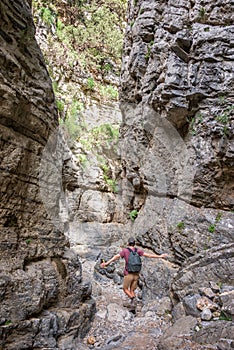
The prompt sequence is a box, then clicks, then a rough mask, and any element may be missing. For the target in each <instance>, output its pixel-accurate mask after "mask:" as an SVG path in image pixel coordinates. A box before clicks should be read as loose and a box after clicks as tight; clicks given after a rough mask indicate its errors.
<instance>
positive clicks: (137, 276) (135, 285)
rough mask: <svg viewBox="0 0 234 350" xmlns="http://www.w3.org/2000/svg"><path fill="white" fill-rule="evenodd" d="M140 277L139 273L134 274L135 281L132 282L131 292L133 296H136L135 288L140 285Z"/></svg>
mask: <svg viewBox="0 0 234 350" xmlns="http://www.w3.org/2000/svg"><path fill="white" fill-rule="evenodd" d="M138 279H139V275H138V274H137V275H135V276H134V279H133V281H132V283H131V286H130V292H131V293H132V295H133V298H135V296H136V294H135V289H136V288H137V286H138Z"/></svg>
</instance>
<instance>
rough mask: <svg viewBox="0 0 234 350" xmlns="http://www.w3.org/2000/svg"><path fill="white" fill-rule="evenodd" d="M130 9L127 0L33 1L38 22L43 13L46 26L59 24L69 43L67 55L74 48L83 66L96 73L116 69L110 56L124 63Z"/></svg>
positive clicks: (63, 42) (60, 35) (58, 31)
mask: <svg viewBox="0 0 234 350" xmlns="http://www.w3.org/2000/svg"><path fill="white" fill-rule="evenodd" d="M126 8H127V0H106V1H105V2H100V1H99V0H93V1H88V0H83V1H68V2H67V4H66V5H64V3H63V2H61V1H60V0H53V1H52V2H51V1H48V0H37V1H36V0H33V12H34V18H35V22H36V24H37V21H38V17H37V16H38V15H39V17H40V18H41V20H42V21H43V22H44V23H45V24H46V25H48V26H54V27H55V30H56V35H57V40H58V42H60V43H61V47H63V46H64V45H65V46H66V55H65V56H64V57H63V58H64V59H66V56H67V50H70V51H71V52H73V54H74V56H75V57H76V59H78V60H79V61H80V63H82V61H83V65H84V66H85V67H83V68H86V69H87V71H89V72H90V71H92V72H94V73H95V72H100V71H101V72H106V69H108V71H110V70H112V69H113V65H112V64H108V61H109V60H110V59H112V60H113V61H114V63H115V64H119V63H120V62H121V52H122V43H123V35H124V30H125V25H124V20H125V13H126ZM54 39H55V38H54ZM45 54H46V52H45ZM107 64H108V66H107ZM107 67H108V68H107Z"/></svg>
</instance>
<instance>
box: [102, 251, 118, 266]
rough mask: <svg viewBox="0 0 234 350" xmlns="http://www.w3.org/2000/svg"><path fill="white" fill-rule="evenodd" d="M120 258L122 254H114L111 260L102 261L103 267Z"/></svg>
mask: <svg viewBox="0 0 234 350" xmlns="http://www.w3.org/2000/svg"><path fill="white" fill-rule="evenodd" d="M119 258H120V254H116V255H114V256H113V257H112V258H111V259H110V260H108V261H106V262H103V263H101V267H105V266H108V265H109V264H111V263H112V262H113V261H115V260H118V259H119Z"/></svg>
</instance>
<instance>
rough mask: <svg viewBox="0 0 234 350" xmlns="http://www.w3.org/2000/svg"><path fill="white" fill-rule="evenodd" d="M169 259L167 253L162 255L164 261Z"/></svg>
mask: <svg viewBox="0 0 234 350" xmlns="http://www.w3.org/2000/svg"><path fill="white" fill-rule="evenodd" d="M168 257H169V255H168V254H167V253H164V254H161V255H160V258H163V259H165V258H168Z"/></svg>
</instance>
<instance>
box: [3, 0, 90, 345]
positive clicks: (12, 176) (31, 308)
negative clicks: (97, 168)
mask: <svg viewBox="0 0 234 350" xmlns="http://www.w3.org/2000/svg"><path fill="white" fill-rule="evenodd" d="M0 13H1V23H0V63H1V65H0V66H1V68H0V70H1V72H0V87H1V96H0V99H1V111H0V129H1V138H0V142H1V165H0V166H1V175H0V177H1V212H0V230H1V235H0V236H1V238H0V241H1V244H0V266H1V268H0V270H1V272H0V298H1V306H0V309H1V311H0V348H1V349H25V348H28V349H29V348H30V349H32V348H33V349H42V348H43V349H76V348H77V346H78V345H77V344H78V342H79V337H82V336H84V335H85V334H86V332H87V330H88V329H89V327H90V321H91V320H92V317H93V314H94V310H95V304H94V301H93V300H92V298H91V285H90V283H89V282H85V281H83V280H82V268H81V263H80V261H79V259H78V256H77V254H76V253H74V252H73V251H72V250H71V249H70V248H69V243H68V240H67V239H66V238H65V236H64V234H63V229H64V228H63V227H61V226H60V227H58V226H57V227H56V226H55V225H54V223H53V222H52V221H51V218H50V215H49V213H47V212H46V209H45V206H44V204H43V201H42V199H41V196H40V186H41V187H43V186H44V192H43V193H46V186H47V183H46V182H45V181H44V182H43V178H42V179H41V180H40V181H39V173H40V165H41V163H40V162H41V156H42V154H43V149H44V148H45V146H46V143H47V141H48V139H49V137H50V135H52V134H53V132H54V131H55V130H56V128H57V127H58V120H57V111H56V108H55V101H54V94H53V91H52V85H51V81H50V78H49V76H48V72H47V69H46V66H45V63H44V59H43V56H42V54H41V51H40V49H39V47H38V45H37V43H36V40H35V38H34V34H35V30H34V25H33V21H32V16H31V9H30V7H29V3H28V2H26V1H23V0H17V1H8V0H3V1H1V4H0ZM44 199H45V198H44Z"/></svg>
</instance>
